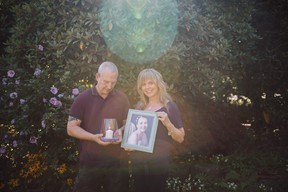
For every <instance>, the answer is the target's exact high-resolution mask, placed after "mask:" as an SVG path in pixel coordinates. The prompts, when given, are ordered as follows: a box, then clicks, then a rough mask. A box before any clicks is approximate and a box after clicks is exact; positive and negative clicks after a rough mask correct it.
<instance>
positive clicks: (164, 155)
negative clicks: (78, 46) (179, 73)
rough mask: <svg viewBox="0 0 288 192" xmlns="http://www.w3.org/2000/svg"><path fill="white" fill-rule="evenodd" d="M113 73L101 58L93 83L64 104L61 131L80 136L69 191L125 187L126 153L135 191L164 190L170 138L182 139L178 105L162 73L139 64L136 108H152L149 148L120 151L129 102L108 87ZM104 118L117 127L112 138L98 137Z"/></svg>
mask: <svg viewBox="0 0 288 192" xmlns="http://www.w3.org/2000/svg"><path fill="white" fill-rule="evenodd" d="M117 78H118V69H117V66H116V65H115V64H114V63H112V62H109V61H106V62H103V63H102V64H101V65H100V66H99V69H98V72H97V73H96V84H95V85H94V86H93V87H92V88H90V89H88V90H85V91H84V92H82V93H81V94H79V95H78V96H77V97H76V98H75V100H74V102H73V104H72V106H71V108H70V113H69V118H68V123H67V133H68V135H70V136H71V137H74V138H77V139H79V141H80V146H79V152H80V154H79V158H80V159H79V172H78V175H77V177H76V179H75V186H74V191H75V192H92V191H93V192H95V191H96V192H98V191H99V192H100V191H104V192H128V191H129V182H128V181H129V174H128V161H127V159H128V158H127V156H128V155H129V156H130V160H131V161H132V164H131V165H132V175H133V179H134V187H135V192H141V191H143V192H144V191H145V192H149V191H151V192H156V191H157V192H164V191H165V189H166V180H167V178H168V168H169V157H170V151H171V147H172V143H173V141H176V142H179V143H181V142H183V141H184V136H185V132H184V128H183V123H182V119H181V115H180V112H179V109H178V107H177V105H176V104H175V103H174V102H173V101H172V98H171V96H170V95H169V94H168V92H167V90H166V83H165V82H164V81H163V78H162V75H161V74H160V73H159V72H158V71H156V70H155V69H144V70H142V71H141V72H140V73H139V75H138V79H137V91H138V93H139V96H140V101H139V102H138V103H137V105H136V109H138V110H148V111H155V112H156V113H157V116H158V119H159V123H158V128H157V133H156V139H155V144H154V151H153V153H145V152H141V151H131V150H129V149H126V151H125V150H123V149H122V148H121V147H120V143H121V142H122V134H123V129H124V126H125V125H124V122H125V120H126V118H127V114H128V110H129V108H130V103H129V100H128V97H127V96H126V95H125V94H124V93H123V92H121V91H120V90H117V89H115V88H114V86H115V84H116V82H117ZM104 118H115V119H117V123H118V125H120V126H119V127H122V128H120V129H118V130H117V133H116V134H118V135H119V136H120V139H119V140H118V141H117V142H103V141H102V140H101V137H102V136H103V134H100V133H101V124H102V122H103V119H104Z"/></svg>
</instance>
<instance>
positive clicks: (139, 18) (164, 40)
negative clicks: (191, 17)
mask: <svg viewBox="0 0 288 192" xmlns="http://www.w3.org/2000/svg"><path fill="white" fill-rule="evenodd" d="M100 19H101V23H100V26H101V31H102V33H103V37H104V40H105V42H106V44H107V46H108V48H109V49H110V50H111V51H112V52H113V53H114V54H116V55H118V56H119V57H121V58H122V59H123V60H125V61H127V62H130V63H135V64H136V63H137V64H143V63H150V62H153V61H155V60H157V59H158V58H159V57H160V56H161V55H162V54H164V53H165V52H166V51H167V50H168V49H169V48H170V47H171V45H172V43H173V41H174V38H175V36H176V34H177V26H178V9H177V3H176V1H175V0H153V1H152V0H105V1H103V4H102V7H101V10H100Z"/></svg>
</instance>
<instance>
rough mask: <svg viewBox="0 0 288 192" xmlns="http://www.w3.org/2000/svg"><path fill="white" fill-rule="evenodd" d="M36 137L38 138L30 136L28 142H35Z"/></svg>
mask: <svg viewBox="0 0 288 192" xmlns="http://www.w3.org/2000/svg"><path fill="white" fill-rule="evenodd" d="M37 139H38V138H37V137H35V136H31V137H30V139H29V142H30V143H32V144H37Z"/></svg>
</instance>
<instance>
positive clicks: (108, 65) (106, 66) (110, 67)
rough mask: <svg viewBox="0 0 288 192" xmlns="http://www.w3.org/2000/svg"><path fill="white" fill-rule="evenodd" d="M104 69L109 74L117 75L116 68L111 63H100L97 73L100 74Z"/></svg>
mask: <svg viewBox="0 0 288 192" xmlns="http://www.w3.org/2000/svg"><path fill="white" fill-rule="evenodd" d="M106 69H108V70H109V71H110V72H113V73H117V75H118V68H117V66H116V65H115V64H114V63H112V62H111V61H105V62H103V63H101V65H100V66H99V68H98V73H99V74H101V73H102V72H103V71H104V70H106Z"/></svg>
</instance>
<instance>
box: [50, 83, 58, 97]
mask: <svg viewBox="0 0 288 192" xmlns="http://www.w3.org/2000/svg"><path fill="white" fill-rule="evenodd" d="M50 91H51V93H53V94H54V95H55V94H57V93H58V89H57V88H56V87H55V86H54V85H53V86H52V87H51V88H50Z"/></svg>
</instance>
